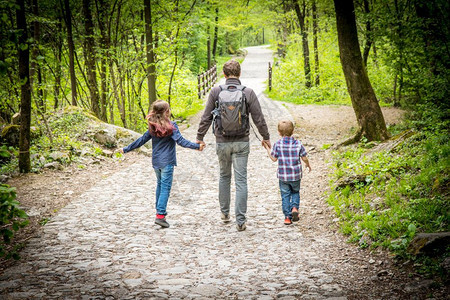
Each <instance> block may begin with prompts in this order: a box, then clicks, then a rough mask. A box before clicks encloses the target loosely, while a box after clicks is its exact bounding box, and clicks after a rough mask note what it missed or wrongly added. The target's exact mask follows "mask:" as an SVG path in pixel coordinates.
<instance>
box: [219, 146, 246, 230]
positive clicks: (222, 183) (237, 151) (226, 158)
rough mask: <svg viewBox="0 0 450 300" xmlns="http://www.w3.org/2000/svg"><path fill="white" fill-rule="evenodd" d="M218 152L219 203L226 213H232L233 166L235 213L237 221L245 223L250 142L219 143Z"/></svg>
mask: <svg viewBox="0 0 450 300" xmlns="http://www.w3.org/2000/svg"><path fill="white" fill-rule="evenodd" d="M216 153H217V156H218V157H219V166H220V179H219V205H220V210H221V211H222V213H224V214H226V215H227V214H229V213H230V198H231V195H230V184H231V166H233V170H234V182H235V185H236V199H235V207H234V209H235V214H236V223H237V224H239V225H241V224H244V223H245V220H246V219H245V214H246V213H247V196H248V189H247V162H248V155H249V153H250V142H230V143H217V144H216Z"/></svg>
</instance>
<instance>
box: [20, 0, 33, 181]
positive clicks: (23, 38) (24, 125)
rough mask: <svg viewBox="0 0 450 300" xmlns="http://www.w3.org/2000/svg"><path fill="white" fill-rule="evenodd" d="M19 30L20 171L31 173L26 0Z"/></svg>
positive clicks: (21, 3)
mask: <svg viewBox="0 0 450 300" xmlns="http://www.w3.org/2000/svg"><path fill="white" fill-rule="evenodd" d="M16 4H17V8H16V19H17V28H18V29H19V32H20V35H19V47H18V48H19V49H18V56H19V57H18V58H19V82H20V83H21V86H20V136H19V171H20V172H21V173H29V172H30V170H31V162H30V126H31V86H30V50H29V48H28V45H27V40H28V34H27V21H26V15H25V0H17V2H16Z"/></svg>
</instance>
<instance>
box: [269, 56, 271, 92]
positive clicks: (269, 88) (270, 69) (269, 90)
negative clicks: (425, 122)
mask: <svg viewBox="0 0 450 300" xmlns="http://www.w3.org/2000/svg"><path fill="white" fill-rule="evenodd" d="M271 90H272V66H271V65H270V62H269V91H271Z"/></svg>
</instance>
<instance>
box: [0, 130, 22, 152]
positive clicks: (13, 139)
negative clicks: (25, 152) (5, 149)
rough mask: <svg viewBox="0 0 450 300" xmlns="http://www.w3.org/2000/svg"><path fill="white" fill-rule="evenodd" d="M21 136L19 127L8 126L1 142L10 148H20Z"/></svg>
mask: <svg viewBox="0 0 450 300" xmlns="http://www.w3.org/2000/svg"><path fill="white" fill-rule="evenodd" d="M19 136H20V126H19V125H6V126H5V127H3V129H2V132H1V142H2V144H5V145H8V146H12V147H19Z"/></svg>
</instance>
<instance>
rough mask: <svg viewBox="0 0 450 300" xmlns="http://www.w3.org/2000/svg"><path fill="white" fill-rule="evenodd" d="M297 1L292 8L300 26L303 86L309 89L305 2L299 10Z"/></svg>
mask: <svg viewBox="0 0 450 300" xmlns="http://www.w3.org/2000/svg"><path fill="white" fill-rule="evenodd" d="M298 1H299V0H294V8H295V13H296V14H297V18H298V22H299V24H300V31H301V35H302V46H303V61H304V64H303V67H304V70H305V86H306V87H308V88H309V87H311V64H310V62H309V43H308V30H307V28H306V2H305V1H304V0H303V2H302V8H300V5H299V4H298Z"/></svg>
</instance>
